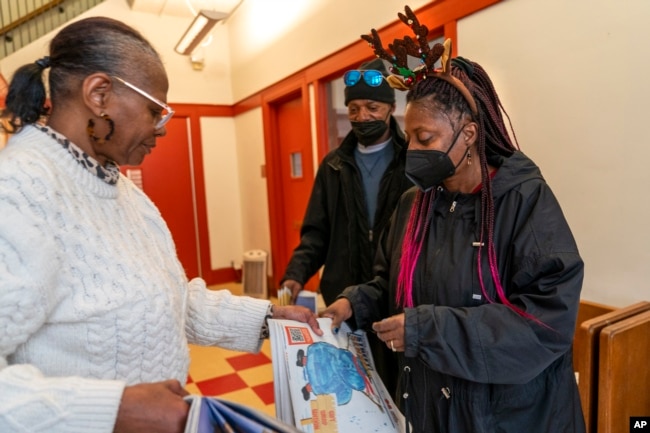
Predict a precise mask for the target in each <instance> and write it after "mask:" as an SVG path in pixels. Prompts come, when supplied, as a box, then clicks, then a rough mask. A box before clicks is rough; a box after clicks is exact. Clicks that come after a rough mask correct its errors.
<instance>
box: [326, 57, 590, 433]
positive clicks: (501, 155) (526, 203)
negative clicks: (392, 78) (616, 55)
mask: <svg viewBox="0 0 650 433" xmlns="http://www.w3.org/2000/svg"><path fill="white" fill-rule="evenodd" d="M445 51H446V52H448V50H447V47H445ZM502 112H503V113H505V110H503V107H502V106H501V102H500V100H499V97H498V95H497V93H496V91H495V89H494V87H493V85H492V82H491V80H490V78H489V77H488V75H487V74H486V72H485V71H484V70H483V68H482V67H481V66H480V65H479V64H477V63H474V62H471V61H469V60H466V59H462V58H456V59H453V60H451V59H449V58H447V59H446V62H445V58H444V55H443V69H442V70H431V69H430V70H429V71H427V73H425V74H421V76H420V77H419V78H416V79H415V80H413V81H412V83H411V86H410V90H409V92H408V94H407V105H406V111H405V132H406V137H407V141H408V151H407V162H406V173H407V176H409V177H410V178H411V180H412V181H413V182H414V184H415V185H416V187H413V188H412V189H411V190H409V191H407V192H406V193H405V194H404V195H403V196H402V198H401V201H400V203H399V205H398V207H397V208H396V210H395V213H394V214H393V219H392V222H391V225H390V227H389V229H388V230H387V231H386V232H385V233H384V236H383V238H382V240H381V246H380V249H379V251H378V254H377V259H376V262H375V277H374V279H373V280H372V281H370V282H367V283H365V284H362V285H358V286H351V287H348V288H347V289H346V290H345V291H344V292H343V293H342V295H341V296H340V297H339V299H338V300H337V301H335V302H334V303H333V304H332V305H331V306H330V307H329V308H328V309H326V310H325V311H324V312H323V313H322V314H323V315H324V316H329V317H332V318H333V326H338V324H340V322H341V321H343V320H347V321H349V323H350V325H351V326H352V327H354V328H361V329H367V330H370V329H371V330H372V331H373V332H376V333H377V335H378V336H379V338H380V339H381V340H382V341H384V342H385V344H386V345H387V346H388V347H389V348H391V349H392V350H393V351H395V352H398V356H399V361H400V372H396V373H395V374H399V375H400V380H399V386H398V390H397V391H398V392H397V395H398V397H399V398H401V401H400V402H399V403H400V405H401V407H402V409H403V410H404V411H405V415H406V417H407V421H409V422H410V424H411V427H412V429H413V431H416V432H453V433H457V432H473V433H479V432H486V433H487V432H508V433H520V432H523V431H525V432H538V433H547V432H553V433H560V432H563V433H576V432H578V433H580V432H584V430H585V427H584V420H583V415H582V410H581V407H580V399H579V395H578V389H577V386H576V380H575V376H574V369H573V363H572V351H571V344H572V339H573V333H574V327H575V322H576V316H577V310H578V304H579V298H580V291H581V287H582V280H583V268H584V265H583V261H582V259H581V258H580V255H579V253H578V248H577V246H576V243H575V241H574V238H573V235H572V233H571V230H570V228H569V226H568V224H567V222H566V220H565V217H564V215H563V212H562V210H561V208H560V205H559V204H558V202H557V200H556V198H555V196H554V195H553V193H552V191H551V189H550V188H549V186H548V185H547V184H546V182H545V181H544V178H543V177H542V175H541V173H540V170H539V168H538V167H537V166H536V165H535V164H534V162H533V161H531V160H530V159H529V158H528V157H527V156H526V155H524V154H523V153H522V152H521V151H520V150H518V146H517V145H516V141H513V140H512V139H511V138H510V136H509V134H508V130H507V128H506V125H505V122H504V118H503V115H502ZM506 117H507V115H506Z"/></svg>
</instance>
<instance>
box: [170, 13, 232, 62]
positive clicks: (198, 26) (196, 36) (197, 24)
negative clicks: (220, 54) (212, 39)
mask: <svg viewBox="0 0 650 433" xmlns="http://www.w3.org/2000/svg"><path fill="white" fill-rule="evenodd" d="M228 15H229V14H228V13H225V12H217V11H209V10H201V11H199V14H198V15H197V16H196V17H194V21H192V24H190V27H189V28H188V29H187V30H186V31H185V34H184V35H183V37H182V38H181V40H180V41H179V42H178V44H176V48H174V50H175V51H176V52H177V53H178V54H183V55H185V56H188V55H190V54H192V51H194V49H195V48H196V47H197V46H198V45H199V44H200V43H201V41H202V40H203V39H204V38H205V37H206V36H207V35H208V33H209V32H210V30H212V27H214V25H215V24H217V23H218V22H219V21H221V20H223V19H224V18H226V17H227V16H228Z"/></svg>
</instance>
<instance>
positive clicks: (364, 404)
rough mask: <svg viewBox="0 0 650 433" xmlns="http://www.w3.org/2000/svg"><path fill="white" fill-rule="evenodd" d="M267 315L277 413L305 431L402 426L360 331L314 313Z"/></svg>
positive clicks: (380, 432)
mask: <svg viewBox="0 0 650 433" xmlns="http://www.w3.org/2000/svg"><path fill="white" fill-rule="evenodd" d="M318 321H319V324H320V327H321V329H322V330H323V332H324V335H323V336H318V335H316V334H314V333H313V331H312V330H311V328H310V327H309V325H307V324H305V323H300V322H295V321H291V320H277V319H271V320H269V330H270V334H271V337H270V338H271V353H272V359H273V378H274V392H275V411H276V417H277V418H278V419H279V420H281V421H283V422H285V423H287V424H293V425H295V426H296V427H297V428H298V429H299V430H301V431H303V432H305V433H320V432H323V433H333V432H351V431H364V432H366V431H367V432H377V433H396V432H403V431H404V417H403V416H402V414H401V412H400V411H399V410H398V409H397V407H396V406H395V404H394V402H393V400H392V398H391V395H390V393H389V392H388V391H387V390H386V387H385V386H384V384H383V382H382V381H381V379H380V378H379V376H378V374H377V373H376V369H375V365H374V361H373V359H372V354H371V352H370V348H369V346H368V339H367V337H366V334H365V333H364V332H363V331H355V332H352V331H350V329H349V327H348V326H347V325H345V324H342V325H343V326H341V328H340V330H339V332H338V333H337V334H334V333H333V332H332V330H331V319H328V318H319V319H318Z"/></svg>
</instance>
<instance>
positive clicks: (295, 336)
mask: <svg viewBox="0 0 650 433" xmlns="http://www.w3.org/2000/svg"><path fill="white" fill-rule="evenodd" d="M285 330H286V332H287V344H289V345H292V344H312V343H313V342H314V339H313V338H312V336H311V333H310V332H309V329H307V328H301V327H298V326H295V327H294V326H287V327H286V328H285Z"/></svg>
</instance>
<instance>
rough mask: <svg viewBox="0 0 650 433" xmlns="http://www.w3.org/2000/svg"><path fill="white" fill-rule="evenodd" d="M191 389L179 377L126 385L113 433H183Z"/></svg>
mask: <svg viewBox="0 0 650 433" xmlns="http://www.w3.org/2000/svg"><path fill="white" fill-rule="evenodd" d="M186 395H189V393H188V392H187V391H186V390H185V389H184V388H183V387H182V386H181V384H180V383H179V382H178V381H177V380H166V381H164V382H155V383H140V384H137V385H133V386H127V387H126V388H124V392H123V393H122V401H121V402H120V407H119V409H118V411H117V419H116V421H115V428H114V430H113V432H114V433H140V432H145V431H146V432H149V433H182V432H183V431H185V423H186V422H187V414H188V412H189V410H190V405H189V403H187V402H186V401H185V400H184V399H183V397H185V396H186Z"/></svg>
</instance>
